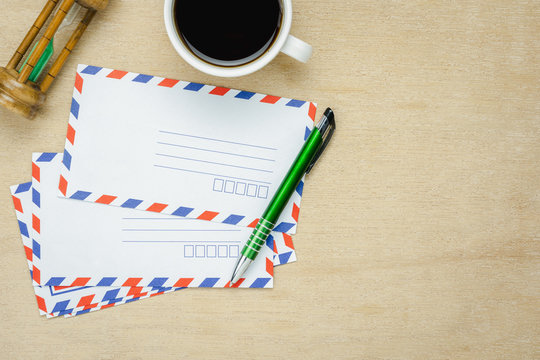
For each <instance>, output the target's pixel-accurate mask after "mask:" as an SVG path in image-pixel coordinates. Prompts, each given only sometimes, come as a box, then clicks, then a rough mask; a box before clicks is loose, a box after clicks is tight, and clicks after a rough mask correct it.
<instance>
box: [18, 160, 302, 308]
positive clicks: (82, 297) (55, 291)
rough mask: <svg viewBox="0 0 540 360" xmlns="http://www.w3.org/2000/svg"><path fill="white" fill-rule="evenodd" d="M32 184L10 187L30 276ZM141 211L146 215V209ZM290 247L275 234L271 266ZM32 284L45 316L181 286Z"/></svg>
mask: <svg viewBox="0 0 540 360" xmlns="http://www.w3.org/2000/svg"><path fill="white" fill-rule="evenodd" d="M40 155H43V154H40ZM49 156H50V155H49ZM31 187H32V183H31V182H28V183H23V184H19V185H14V186H12V187H11V188H10V190H11V194H12V199H13V204H14V207H15V214H16V217H17V221H18V224H19V229H20V234H21V239H22V243H23V247H24V250H25V255H26V259H27V262H28V267H29V269H30V276H31V277H32V276H33V272H34V271H36V270H37V271H39V269H37V268H36V267H35V266H34V261H33V259H34V257H36V256H41V254H40V250H41V249H39V244H38V243H36V242H35V241H32V239H31V238H30V230H29V229H31V227H30V224H31V218H32V214H31V210H30V209H31V204H32V198H31V192H32V191H31ZM98 209H99V208H98ZM141 214H142V215H145V213H141ZM149 216H150V214H149ZM293 248H294V247H293V244H292V239H291V238H290V237H289V236H285V237H280V236H277V237H275V242H274V250H275V251H276V255H277V256H275V258H274V266H276V265H281V264H286V263H289V262H292V261H295V260H296V255H295V253H294V250H293ZM33 288H34V291H35V295H36V301H37V305H38V309H39V313H40V315H46V316H47V317H48V318H51V317H56V316H74V315H81V314H86V313H88V312H93V311H97V310H101V309H107V308H110V307H113V306H118V305H121V304H125V303H130V302H133V301H135V300H140V299H144V298H148V297H153V296H156V295H159V294H163V293H167V292H172V291H176V290H180V289H182V288H177V287H143V286H132V287H113V286H86V284H85V283H83V284H81V286H34V287H33Z"/></svg>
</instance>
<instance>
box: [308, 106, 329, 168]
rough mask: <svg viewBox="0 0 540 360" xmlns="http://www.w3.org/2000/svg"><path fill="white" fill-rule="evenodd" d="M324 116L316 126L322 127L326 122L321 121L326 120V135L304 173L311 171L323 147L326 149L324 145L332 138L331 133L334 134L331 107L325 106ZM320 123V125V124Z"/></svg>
mask: <svg viewBox="0 0 540 360" xmlns="http://www.w3.org/2000/svg"><path fill="white" fill-rule="evenodd" d="M324 117H325V118H323V119H322V120H321V121H320V122H319V124H317V126H318V127H319V126H320V128H322V127H324V126H325V125H326V124H323V122H326V121H328V124H327V128H328V131H327V135H326V136H325V138H324V140H323V143H322V144H321V146H320V147H319V149H318V150H317V152H316V153H315V155H313V160H311V164H309V166H308V168H307V170H306V174H309V172H310V171H311V169H312V168H313V166H314V165H315V163H316V162H317V160H319V158H320V157H321V154H322V153H323V151H324V149H326V146H327V145H328V143H329V142H330V139H331V138H332V135H333V134H334V130H335V129H336V121H335V119H334V112H333V111H332V109H330V108H327V109H326V111H325V112H324ZM321 124H322V126H321ZM321 135H323V136H324V134H321Z"/></svg>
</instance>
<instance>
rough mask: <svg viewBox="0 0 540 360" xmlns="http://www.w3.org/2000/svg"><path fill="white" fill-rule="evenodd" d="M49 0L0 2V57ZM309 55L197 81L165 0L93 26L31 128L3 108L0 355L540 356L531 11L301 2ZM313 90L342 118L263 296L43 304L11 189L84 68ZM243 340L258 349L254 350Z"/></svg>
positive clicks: (537, 112) (539, 187)
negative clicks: (83, 309)
mask: <svg viewBox="0 0 540 360" xmlns="http://www.w3.org/2000/svg"><path fill="white" fill-rule="evenodd" d="M42 3H43V1H36V0H20V1H16V2H15V1H8V0H0V9H3V16H2V20H0V37H1V42H0V64H2V65H3V64H6V63H7V61H8V60H9V58H10V57H11V54H12V52H13V51H14V50H15V49H16V47H17V45H18V44H19V42H20V41H21V39H22V37H23V35H24V33H25V32H26V31H27V29H28V27H29V26H30V25H31V23H32V22H33V21H34V19H35V16H36V15H37V13H38V12H39V10H40V8H41V6H42ZM293 5H294V19H293V27H292V30H293V31H292V33H293V34H294V35H296V36H298V37H300V38H302V39H304V40H306V41H308V42H310V43H311V44H313V47H314V56H313V58H312V59H311V60H310V61H309V63H308V64H306V65H303V64H299V63H296V62H295V61H294V60H291V59H290V58H288V57H287V56H285V55H279V56H278V57H277V58H276V59H275V60H274V61H273V62H272V63H271V64H270V65H269V66H267V67H266V68H265V69H263V70H261V71H259V72H257V73H255V74H253V75H250V76H246V77H243V78H236V79H223V78H215V77H211V76H207V75H205V74H203V73H200V72H198V71H196V70H194V69H192V68H191V67H189V66H188V65H187V64H186V63H184V62H183V60H182V59H181V58H180V57H179V56H178V55H177V54H176V53H175V51H174V50H173V48H172V46H171V45H170V43H169V41H168V38H167V35H166V33H165V30H164V25H163V22H162V1H157V0H156V1H144V0H129V1H128V0H124V1H119V0H113V1H111V4H110V6H109V8H108V9H106V10H105V11H104V12H102V13H100V14H98V15H97V17H96V19H95V22H94V23H92V24H91V26H90V27H89V30H88V32H87V33H86V34H85V35H84V37H83V38H82V40H81V42H80V44H79V45H78V47H77V48H76V49H75V51H74V53H73V54H72V55H71V57H70V59H69V60H68V62H67V64H66V67H65V68H64V71H63V72H62V73H61V75H60V77H59V78H58V79H57V81H56V83H55V84H53V87H52V88H51V90H50V95H49V98H48V100H47V103H46V105H45V107H44V109H43V111H42V113H41V114H40V115H39V116H38V118H37V119H35V120H34V121H27V120H23V119H20V118H17V117H15V116H12V115H11V114H9V113H7V112H6V111H4V110H0V146H1V152H0V173H1V178H0V189H2V190H1V191H0V199H1V204H2V205H3V206H2V207H1V208H0V228H1V229H2V231H1V233H0V250H1V251H0V284H1V285H2V288H3V291H2V292H1V293H2V296H1V297H0V304H1V306H0V324H1V325H0V358H5V359H39V358H44V359H52V358H58V359H122V358H126V359H179V358H201V359H225V358H233V357H238V358H246V359H247V358H270V359H284V358H303V359H312V358H315V359H323V358H324V359H333V358H340V359H341V358H343V359H346V358H351V359H353V358H355V359H482V358H483V359H533V358H540V340H539V338H540V336H539V335H540V327H539V325H538V324H539V323H540V314H539V309H540V281H539V274H540V225H539V224H540V165H539V160H540V145H539V143H540V141H539V140H540V80H539V79H540V76H539V74H540V58H539V54H540V3H539V2H535V1H524V0H514V1H495V0H494V1H488V2H478V1H464V0H463V1H446V2H426V1H416V0H414V1H373V0H370V1H367V0H366V1H361V0H345V1H343V0H341V1H339V0H332V1H329V0H315V1H313V0H295V1H294V4H293ZM79 62H81V63H88V64H95V65H102V66H106V67H110V68H118V69H125V70H130V71H133V72H143V73H147V74H155V75H162V76H167V77H172V78H178V79H184V80H190V81H197V82H204V83H211V84H216V85H223V86H228V87H234V88H240V89H246V90H251V91H258V92H265V93H270V94H276V95H282V96H287V97H291V98H299V99H310V100H313V101H316V102H318V103H319V107H320V108H319V112H318V115H317V117H318V116H320V114H321V111H322V110H323V109H324V107H326V106H332V107H333V108H334V109H335V112H336V114H337V125H338V130H337V134H336V136H335V139H334V140H333V142H332V143H331V145H330V148H329V151H328V153H327V154H326V155H325V156H324V158H323V159H322V161H321V162H320V163H319V165H318V166H317V168H316V169H315V170H314V172H313V173H312V174H311V175H310V176H309V180H308V181H307V183H306V187H305V192H304V200H303V201H302V211H301V216H300V225H299V229H298V234H297V235H296V236H295V237H294V242H295V246H296V250H297V254H298V258H299V260H298V262H296V263H294V264H291V265H286V266H283V267H279V268H277V269H276V282H275V288H274V289H272V290H255V291H228V290H209V289H190V290H186V291H181V292H177V293H174V294H168V295H165V296H158V297H155V298H152V299H147V300H143V301H139V302H136V303H133V304H130V305H125V306H124V305H123V306H120V307H118V308H113V309H107V310H104V311H98V312H95V313H91V314H87V315H83V316H79V317H76V318H72V319H55V320H45V319H44V318H40V317H39V316H38V313H37V308H36V303H35V298H34V296H33V293H32V288H31V284H30V282H29V279H28V270H27V268H26V260H25V257H24V254H23V251H22V247H21V243H20V238H19V235H18V229H17V223H16V221H15V216H14V211H13V209H12V205H11V200H10V196H9V191H8V186H9V185H12V184H16V183H19V182H25V181H28V180H29V179H30V162H29V161H30V155H31V152H32V151H59V152H60V151H62V149H63V143H64V136H65V132H66V123H67V118H68V116H67V115H68V112H69V105H70V96H71V93H72V86H73V82H74V70H75V66H76V64H77V63H79ZM252 344H254V345H253V346H251V345H252Z"/></svg>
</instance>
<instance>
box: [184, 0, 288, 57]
mask: <svg viewBox="0 0 540 360" xmlns="http://www.w3.org/2000/svg"><path fill="white" fill-rule="evenodd" d="M173 17H174V24H175V27H176V31H177V33H178V35H179V37H180V39H181V41H182V42H183V43H184V45H185V47H186V48H187V49H189V50H190V51H191V52H192V53H193V55H195V56H196V57H197V58H199V59H201V60H202V61H204V62H206V63H209V64H212V65H217V66H222V67H234V66H240V65H244V64H247V63H250V62H252V61H254V60H256V59H258V58H260V57H261V56H262V55H264V54H265V52H266V51H267V50H268V49H270V48H271V47H272V45H273V43H274V41H275V40H276V38H277V37H278V34H279V31H280V28H281V24H282V18H283V12H282V6H281V1H280V0H255V1H254V0H231V1H226V0H197V1H193V0H176V1H174V5H173Z"/></svg>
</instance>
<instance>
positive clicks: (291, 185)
mask: <svg viewBox="0 0 540 360" xmlns="http://www.w3.org/2000/svg"><path fill="white" fill-rule="evenodd" d="M321 143H322V135H321V133H320V132H319V129H317V128H314V129H313V131H312V133H311V135H310V136H309V138H308V139H307V141H306V142H305V143H304V146H303V147H302V150H300V152H299V154H298V156H297V157H296V159H295V160H294V162H293V164H292V166H291V168H290V169H289V172H288V173H287V175H286V176H285V178H284V179H283V182H282V183H281V185H279V188H278V190H277V191H276V193H275V195H274V197H273V198H272V200H271V201H270V204H269V205H268V208H267V209H266V211H265V212H264V214H263V216H262V217H261V219H260V220H259V222H258V223H257V226H255V229H254V230H253V232H252V233H251V236H250V237H249V240H248V242H247V243H246V245H245V246H244V248H243V249H242V255H244V256H245V257H247V258H249V259H251V260H255V257H256V256H257V254H258V253H259V251H260V250H261V248H262V247H263V246H264V244H265V242H266V239H267V238H268V236H269V235H270V232H271V231H272V229H273V228H274V226H275V223H276V221H277V220H278V219H279V216H280V214H281V213H282V212H283V209H284V208H285V206H286V205H287V203H288V202H289V199H290V198H291V195H292V194H293V192H294V191H295V189H296V187H297V186H298V184H299V183H300V180H302V176H304V174H305V173H306V170H307V168H308V167H309V165H310V164H311V161H312V160H313V157H314V156H315V154H316V153H317V150H318V149H319V147H320V145H321Z"/></svg>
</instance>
